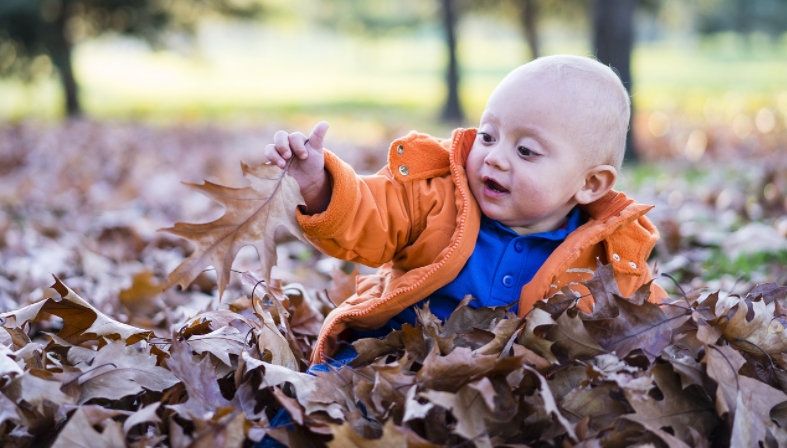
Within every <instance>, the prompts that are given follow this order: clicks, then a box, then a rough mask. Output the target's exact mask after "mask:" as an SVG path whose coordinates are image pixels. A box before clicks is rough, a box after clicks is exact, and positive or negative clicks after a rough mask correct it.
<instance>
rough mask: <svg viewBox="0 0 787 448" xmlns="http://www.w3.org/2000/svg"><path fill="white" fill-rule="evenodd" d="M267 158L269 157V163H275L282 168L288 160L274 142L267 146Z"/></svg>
mask: <svg viewBox="0 0 787 448" xmlns="http://www.w3.org/2000/svg"><path fill="white" fill-rule="evenodd" d="M265 158H266V159H268V162H269V163H272V164H275V165H277V166H278V167H280V168H284V166H285V165H287V161H285V160H284V159H283V158H282V157H281V155H279V151H278V150H277V149H276V145H274V144H273V143H271V144H268V145H266V146H265Z"/></svg>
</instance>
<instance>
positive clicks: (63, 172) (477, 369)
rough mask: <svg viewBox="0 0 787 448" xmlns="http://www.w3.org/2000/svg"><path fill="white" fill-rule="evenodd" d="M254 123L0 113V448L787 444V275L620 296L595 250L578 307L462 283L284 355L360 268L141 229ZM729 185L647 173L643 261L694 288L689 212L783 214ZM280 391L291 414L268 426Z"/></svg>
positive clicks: (746, 218) (167, 210)
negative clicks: (249, 252)
mask: <svg viewBox="0 0 787 448" xmlns="http://www.w3.org/2000/svg"><path fill="white" fill-rule="evenodd" d="M267 141H268V137H266V136H262V135H260V133H258V132H256V133H250V132H233V131H226V130H218V129H206V128H189V127H184V128H162V129H155V128H151V127H144V126H140V125H133V124H126V125H123V124H120V125H112V126H109V125H101V124H96V123H90V122H72V123H67V124H64V125H62V126H57V127H54V128H51V129H43V128H40V127H36V126H33V125H30V124H21V125H15V126H6V127H0V187H2V188H0V207H1V210H2V213H0V304H2V309H3V310H5V311H4V312H2V313H0V318H1V319H2V322H1V325H2V328H3V330H0V339H2V344H0V351H2V354H0V443H1V444H2V445H4V446H5V445H8V446H58V447H59V446H136V447H143V446H145V447H147V446H172V447H187V446H211V447H212V446H224V447H236V446H249V445H252V444H253V443H254V442H257V441H260V440H262V439H263V438H265V437H269V438H272V439H274V440H277V441H280V442H281V443H283V444H285V445H289V446H294V447H300V446H324V445H328V446H360V447H366V446H372V447H376V446H386V447H387V446H411V445H412V446H584V447H594V446H605V447H606V446H610V447H615V446H632V445H637V444H640V445H645V446H648V445H652V446H679V447H680V446H692V447H704V446H758V445H760V446H768V447H770V446H785V445H787V432H785V429H784V426H785V425H787V395H786V394H785V391H787V356H785V355H786V354H787V338H786V337H785V331H784V326H785V325H787V318H786V317H785V316H787V313H786V312H785V308H787V288H782V287H779V286H777V285H775V284H764V285H759V286H753V285H751V286H746V287H745V288H740V287H739V288H738V289H739V290H741V291H746V293H741V294H740V295H737V294H730V293H729V290H728V291H720V292H717V293H709V292H708V290H707V288H706V289H705V290H704V291H702V292H701V290H699V289H698V290H692V291H689V292H687V293H684V292H683V291H682V287H685V286H687V284H686V283H685V282H683V281H681V282H680V283H681V284H680V285H674V286H673V287H671V288H668V289H669V290H671V291H675V292H674V293H673V294H672V296H673V297H672V298H670V299H668V300H667V301H666V302H665V303H664V304H659V305H656V304H652V303H648V302H646V301H645V298H646V297H647V294H646V293H645V292H638V293H635V294H634V295H633V296H632V297H630V298H623V297H620V294H619V292H618V290H617V286H616V285H615V283H614V281H613V278H612V275H611V273H610V271H609V270H608V268H607V267H599V269H597V271H596V275H595V277H594V278H593V279H592V280H591V281H590V282H589V283H588V287H589V289H590V291H591V292H592V293H593V295H594V298H595V300H596V305H595V308H594V310H593V312H592V313H591V314H585V313H583V312H581V311H579V310H578V309H577V308H576V302H577V300H578V298H577V297H575V296H574V295H573V293H572V292H570V291H568V290H566V291H564V292H563V293H561V294H558V295H556V296H554V297H552V298H551V299H550V300H549V301H547V302H544V303H540V304H539V305H538V306H537V307H536V308H535V309H533V311H532V312H530V313H529V314H528V315H527V316H526V318H525V319H519V318H517V317H516V316H515V315H513V314H511V313H509V312H507V310H506V309H504V308H483V309H476V308H473V307H472V305H471V302H470V300H471V299H468V300H467V301H466V302H464V303H463V304H462V306H460V307H459V308H458V309H457V311H456V312H455V313H454V314H453V315H452V316H451V317H450V318H449V319H448V320H447V321H446V322H441V321H439V320H437V319H436V318H435V317H434V316H433V315H432V314H431V313H430V312H429V309H428V307H426V308H424V309H422V310H420V311H419V313H418V314H419V324H418V325H417V326H416V327H410V326H405V327H404V328H403V329H402V330H401V331H397V332H394V333H392V334H390V335H389V336H388V337H386V338H385V339H379V340H378V339H364V340H360V341H356V342H354V343H353V345H354V346H355V348H356V350H357V351H358V352H359V353H360V356H359V357H358V358H357V359H356V360H355V361H354V362H353V363H352V365H351V367H344V368H340V369H335V368H334V369H330V370H329V371H328V372H317V373H316V374H315V375H308V374H306V373H303V372H305V370H306V368H307V367H308V359H309V357H310V355H311V352H310V350H311V348H312V345H313V342H314V339H315V337H316V334H317V332H318V331H319V328H320V326H321V323H322V320H323V317H324V316H325V315H326V314H327V313H328V312H329V311H330V310H331V309H332V307H333V306H334V305H333V304H334V303H338V302H341V301H342V300H343V299H344V298H346V297H347V296H348V295H349V294H351V292H352V289H353V287H354V284H355V276H356V275H357V271H355V272H354V273H353V274H350V275H348V274H344V273H343V272H341V271H339V270H335V267H336V266H338V264H337V263H335V262H334V261H333V260H329V259H326V258H324V257H322V256H321V255H320V254H318V253H315V252H314V251H312V250H311V249H309V248H308V247H306V246H305V245H303V244H302V243H300V242H299V241H295V240H291V239H290V240H288V239H282V238H281V237H280V236H277V235H274V234H269V233H266V232H264V233H263V234H264V235H267V236H265V237H261V238H263V239H265V240H266V241H267V242H266V246H264V247H262V249H261V250H262V251H263V252H266V251H268V249H270V246H271V245H272V243H273V241H271V240H272V239H273V240H275V241H277V242H278V243H279V244H277V245H276V250H275V252H273V253H270V251H268V253H267V254H265V255H264V257H263V262H266V261H271V260H274V259H275V256H276V255H278V260H279V261H278V265H279V267H280V268H282V269H280V270H279V272H278V273H277V274H276V276H274V278H269V271H267V270H266V269H263V270H262V271H258V270H254V269H253V268H252V267H251V266H256V262H257V261H256V257H245V256H244V255H243V252H242V251H241V252H240V256H239V258H238V259H237V260H236V263H235V264H232V263H231V262H230V264H229V265H228V264H226V260H225V261H222V262H218V261H217V259H212V261H208V260H211V258H210V257H211V256H213V255H216V254H210V253H209V251H208V250H206V248H207V247H208V246H205V245H203V246H200V245H199V244H198V245H197V248H196V249H192V247H191V246H190V245H188V244H185V243H184V242H183V241H182V240H180V239H179V238H175V237H172V236H170V235H167V234H165V233H162V232H157V231H156V229H159V228H162V227H167V226H170V225H172V223H173V222H175V221H180V220H187V221H194V222H206V221H209V220H210V219H211V217H214V216H217V214H219V213H220V208H219V207H217V206H216V205H215V204H211V203H210V201H208V200H205V199H204V198H201V197H200V196H199V195H197V194H194V193H192V192H190V191H189V190H188V189H187V188H185V187H183V186H182V185H180V183H179V181H180V180H187V181H199V180H201V179H203V178H206V177H207V178H208V179H212V180H213V181H215V182H219V183H234V182H233V180H234V179H237V178H238V177H239V173H238V170H237V160H238V159H243V158H246V157H247V156H248V155H249V154H253V153H255V152H256V151H259V150H260V148H261V147H262V145H264V144H265V143H267ZM228 154H231V156H228ZM343 156H344V157H345V158H352V152H350V151H347V152H346V154H343ZM355 157H357V158H359V160H360V159H363V158H364V156H363V155H362V154H356V155H355ZM770 166H771V167H773V166H781V165H774V164H770ZM774 173H775V174H774V176H773V178H769V180H768V181H767V182H768V183H766V184H763V185H760V184H759V182H760V181H758V183H757V186H756V188H753V189H752V191H754V193H751V192H749V191H748V190H746V191H745V192H743V193H741V194H744V195H748V194H754V196H755V199H756V198H757V196H756V195H757V193H756V192H757V191H771V190H773V189H774V188H776V189H777V190H776V191H778V190H779V189H781V188H782V187H783V186H784V185H787V183H785V182H787V181H785V180H784V179H787V175H784V173H787V171H778V172H777V171H774ZM247 177H248V173H247ZM263 177H265V176H263ZM250 181H251V184H252V186H254V185H256V184H255V182H258V180H255V179H250ZM725 182H726V184H725V187H724V188H725V189H711V190H710V191H709V192H706V193H707V198H702V197H700V199H699V200H697V199H696V198H695V197H693V196H692V193H691V192H690V188H691V186H687V187H686V188H685V189H683V190H678V187H677V186H676V185H678V184H675V183H671V184H670V185H671V187H670V189H663V190H659V191H655V192H653V194H655V195H656V196H657V199H660V198H662V199H664V201H665V204H663V206H661V207H659V209H660V210H662V213H663V211H664V210H665V209H666V211H667V213H666V215H667V216H666V217H664V216H662V218H664V219H660V220H658V221H659V225H660V226H661V227H662V229H663V230H662V231H663V233H664V234H665V242H664V243H663V244H664V245H663V246H662V247H661V249H660V256H661V257H662V259H661V261H662V262H664V263H665V265H666V264H672V265H675V266H678V267H677V268H675V269H676V270H681V271H683V272H685V274H682V275H683V276H685V277H686V279H687V280H691V284H692V286H699V287H702V286H706V285H707V283H704V282H700V283H698V284H696V285H695V283H697V282H696V281H697V280H702V277H701V272H700V271H699V269H700V265H699V264H698V263H700V262H705V261H703V260H707V259H708V258H709V257H710V256H711V255H708V253H707V251H708V250H715V249H713V248H714V247H719V248H721V249H722V250H728V249H729V248H727V247H726V246H723V244H722V243H721V242H720V238H719V237H717V239H716V240H713V239H712V238H710V237H709V232H708V231H707V230H705V233H703V232H702V231H701V230H698V226H697V225H696V224H695V225H694V227H692V226H691V224H692V223H696V222H698V221H697V220H696V217H697V214H696V211H697V210H699V211H701V212H702V213H705V214H707V223H709V224H707V225H709V226H711V225H716V227H711V228H712V230H713V232H715V233H717V234H719V235H721V236H722V237H723V236H724V235H729V234H730V233H732V232H737V231H738V230H739V229H744V228H746V226H748V225H750V224H755V223H756V222H755V219H757V215H756V213H753V212H756V211H757V209H756V207H754V205H757V204H760V207H761V212H760V217H761V218H762V219H760V222H759V224H763V225H765V227H768V228H770V229H771V230H772V231H777V230H778V228H779V226H778V222H777V221H775V220H777V219H779V218H778V215H779V214H780V213H781V212H779V210H782V208H779V207H781V205H779V204H777V205H779V207H777V206H776V205H774V207H773V208H772V209H768V208H766V207H765V206H764V205H761V204H764V202H752V201H749V200H745V201H743V205H740V207H738V205H739V204H738V202H736V201H737V199H736V196H734V195H733V196H730V195H731V194H732V193H729V192H730V191H733V192H734V189H735V185H733V184H730V182H731V178H728V179H725ZM771 184H772V185H773V186H772V187H768V185H771ZM210 188H212V187H211V183H206V184H205V185H203V186H198V187H197V189H198V190H199V189H201V190H203V191H204V192H209V189H210ZM243 188H247V187H243ZM714 188H715V187H714ZM241 191H244V190H243V189H242V188H241V189H237V190H236V192H241ZM676 192H679V193H680V197H677V196H676V194H677V193H676ZM725 192H727V194H725ZM771 193H773V192H771ZM238 194H240V193H238ZM702 194H704V193H699V194H697V195H696V196H702ZM673 196H676V197H673ZM725 196H726V197H728V198H727V199H724V198H725ZM635 197H636V196H635ZM769 197H770V196H768V195H767V194H766V195H764V196H763V200H767V199H768V198H769ZM729 198H732V199H729ZM678 199H679V200H678ZM722 199H724V201H722ZM644 200H645V201H646V202H649V201H647V198H645V199H644ZM224 204H225V205H227V204H228V202H227V201H224ZM258 204H259V207H260V208H261V207H263V206H267V204H268V202H266V201H262V202H259V203H258ZM752 204H753V205H752ZM659 209H657V210H659ZM763 210H764V211H763ZM769 210H773V213H772V215H768V213H771V212H770V211H769ZM688 211H695V214H694V215H691V214H688V213H687V212H688ZM766 212H767V213H766ZM656 216H658V215H656ZM703 216H704V215H703ZM730 216H733V217H734V220H733V219H728V218H730ZM769 216H772V218H770V217H769ZM763 217H764V218H763ZM766 218H767V219H773V220H774V221H767V220H766ZM221 219H224V218H219V220H221ZM670 220H673V221H674V225H675V229H674V231H670V230H669V228H668V226H665V225H663V223H665V222H670ZM714 220H715V221H714ZM733 221H734V222H733ZM239 222H245V221H244V219H241V221H239ZM703 222H704V221H703ZM730 222H733V223H732V224H730ZM736 223H738V224H736ZM741 223H742V224H741ZM233 225H235V226H236V227H237V226H238V223H235V224H233ZM703 225H704V224H703ZM187 227H188V226H187ZM173 229H174V230H175V233H178V234H181V235H182V234H183V233H182V232H179V230H178V229H180V231H183V230H184V227H182V226H175V227H174V228H173ZM191 229H192V230H193V229H196V227H192V228H191ZM665 229H666V230H667V231H666V232H665V231H664V230H665ZM763 233H764V232H763V231H759V232H758V233H757V234H758V235H762V234H763ZM711 236H713V235H711ZM777 238H782V240H783V236H781V235H778V232H777V235H776V236H774V237H771V239H770V240H768V241H770V243H768V244H769V245H770V246H774V245H775V244H774V241H781V240H778V239H777ZM740 244H741V245H744V243H740ZM709 248H710V249H709ZM236 249H237V247H234V246H232V245H228V246H226V247H224V248H223V249H220V250H219V251H218V252H217V254H219V255H222V254H224V255H226V254H230V255H231V257H235V255H236V254H237V250H236ZM700 250H702V251H706V252H703V253H697V252H698V251H700ZM206 254H207V255H206ZM203 255H205V256H206V258H204V259H202V260H201V261H200V262H199V263H197V264H195V265H183V264H182V263H183V262H184V260H186V261H187V262H188V260H194V259H195V258H200V257H201V256H203ZM244 257H245V258H244ZM681 257H683V258H685V259H686V260H688V261H686V262H681V263H683V264H680V263H678V262H679V261H681ZM250 258H254V260H252V261H249V259H250ZM207 264H213V265H214V266H215V269H216V270H215V271H214V270H207V271H205V270H203V268H204V266H203V265H207ZM178 265H182V266H184V268H183V269H184V270H185V271H184V270H181V271H180V272H181V273H184V272H185V277H184V276H180V275H175V276H174V277H172V278H170V280H171V281H173V282H175V283H182V284H188V283H190V282H191V280H192V279H194V282H193V283H192V284H191V286H190V287H189V288H188V289H185V290H182V291H178V290H176V289H168V290H166V291H162V289H163V288H164V286H165V285H166V283H167V282H166V280H165V277H166V275H167V274H168V273H170V272H173V271H174V272H178V269H177V268H176V267H177V266H178ZM349 270H350V269H347V271H349ZM668 271H671V270H668ZM672 272H675V271H672ZM52 274H54V275H55V279H54V284H53V285H52V286H51V287H48V285H51V284H52ZM275 277H280V278H282V280H276V278H275ZM679 281H680V278H679ZM225 286H226V289H225ZM219 289H223V290H224V294H223V299H222V298H221V297H220V295H219V294H218V290H219ZM713 290H714V289H710V291H713ZM282 409H284V410H286V411H287V412H288V413H289V415H290V416H291V422H290V423H289V424H287V425H284V426H274V425H272V424H271V420H272V419H273V417H274V416H275V415H277V414H278V413H279V412H280V411H281V410H282Z"/></svg>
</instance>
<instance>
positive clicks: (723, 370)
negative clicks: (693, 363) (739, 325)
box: [702, 345, 746, 417]
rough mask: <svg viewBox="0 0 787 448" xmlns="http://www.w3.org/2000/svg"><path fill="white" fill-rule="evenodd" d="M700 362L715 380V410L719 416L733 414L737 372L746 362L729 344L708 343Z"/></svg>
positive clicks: (735, 399) (736, 390) (736, 395)
mask: <svg viewBox="0 0 787 448" xmlns="http://www.w3.org/2000/svg"><path fill="white" fill-rule="evenodd" d="M702 362H703V363H704V364H705V365H706V368H705V370H706V372H707V374H708V376H709V377H710V378H712V379H713V380H714V381H716V384H717V385H718V387H717V388H716V412H717V413H718V414H719V416H723V415H724V414H726V413H730V417H732V415H734V414H735V403H737V401H738V393H739V390H740V386H739V384H738V378H739V375H738V372H739V371H740V369H741V367H743V365H744V364H746V360H745V359H744V358H743V356H741V354H740V353H738V352H737V351H736V350H735V349H733V348H732V347H730V346H716V345H709V346H708V348H707V350H706V351H705V358H703V360H702Z"/></svg>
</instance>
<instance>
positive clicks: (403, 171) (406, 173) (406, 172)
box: [399, 165, 410, 176]
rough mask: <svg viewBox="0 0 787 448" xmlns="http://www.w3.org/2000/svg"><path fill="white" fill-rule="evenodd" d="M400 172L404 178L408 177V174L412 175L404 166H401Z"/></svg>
mask: <svg viewBox="0 0 787 448" xmlns="http://www.w3.org/2000/svg"><path fill="white" fill-rule="evenodd" d="M399 172H400V173H401V174H402V176H407V175H408V174H410V170H408V169H407V167H406V166H404V165H401V166H400V167H399Z"/></svg>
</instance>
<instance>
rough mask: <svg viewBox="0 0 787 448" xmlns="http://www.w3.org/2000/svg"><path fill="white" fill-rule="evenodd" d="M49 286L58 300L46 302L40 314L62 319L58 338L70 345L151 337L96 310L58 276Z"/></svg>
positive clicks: (139, 339) (147, 331)
mask: <svg viewBox="0 0 787 448" xmlns="http://www.w3.org/2000/svg"><path fill="white" fill-rule="evenodd" d="M52 287H53V288H54V289H55V290H57V292H58V293H59V294H60V296H61V298H60V300H55V299H48V300H47V301H46V303H45V304H44V306H43V307H42V308H41V311H44V312H47V313H50V314H54V315H56V316H59V317H60V318H62V319H63V328H62V329H61V330H60V332H59V333H58V334H57V335H58V336H60V337H61V338H63V339H65V340H66V341H68V342H70V343H72V344H78V343H79V342H81V341H85V340H89V339H94V338H95V337H96V336H103V337H105V338H107V339H120V340H122V341H124V342H125V343H126V344H133V343H135V342H138V341H141V340H142V339H146V338H148V337H150V336H152V335H153V332H152V331H149V330H143V329H141V328H137V327H132V326H131V325H127V324H124V323H122V322H118V321H116V320H114V319H112V318H111V317H109V316H107V315H106V314H104V313H102V312H101V311H99V310H97V309H96V308H94V307H93V306H92V305H91V304H89V303H88V302H87V301H85V299H83V298H82V297H79V295H77V294H76V293H75V292H74V291H72V290H71V288H69V287H68V286H66V285H65V284H63V283H62V282H61V281H60V279H58V278H57V277H55V284H54V285H52Z"/></svg>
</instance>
